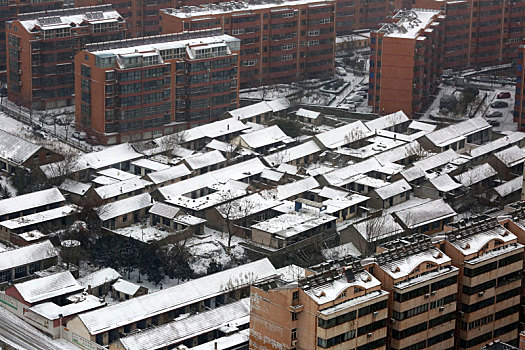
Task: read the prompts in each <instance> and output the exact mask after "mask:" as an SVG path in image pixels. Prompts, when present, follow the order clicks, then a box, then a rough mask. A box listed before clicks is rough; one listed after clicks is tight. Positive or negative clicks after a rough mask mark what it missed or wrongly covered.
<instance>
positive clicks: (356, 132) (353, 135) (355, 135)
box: [344, 127, 366, 145]
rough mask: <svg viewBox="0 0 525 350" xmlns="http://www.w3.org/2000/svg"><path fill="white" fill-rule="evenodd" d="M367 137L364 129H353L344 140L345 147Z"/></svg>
mask: <svg viewBox="0 0 525 350" xmlns="http://www.w3.org/2000/svg"><path fill="white" fill-rule="evenodd" d="M365 136H366V134H365V132H364V131H363V130H362V129H359V128H358V127H355V128H352V130H350V131H349V132H348V134H346V135H345V138H344V141H345V145H348V144H350V143H353V142H355V141H359V140H361V139H363V138H365Z"/></svg>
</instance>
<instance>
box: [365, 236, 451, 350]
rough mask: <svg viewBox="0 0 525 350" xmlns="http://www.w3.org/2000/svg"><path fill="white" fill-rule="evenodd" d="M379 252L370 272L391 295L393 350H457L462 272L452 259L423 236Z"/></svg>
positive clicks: (398, 243)
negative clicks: (458, 298) (455, 339)
mask: <svg viewBox="0 0 525 350" xmlns="http://www.w3.org/2000/svg"><path fill="white" fill-rule="evenodd" d="M379 249H380V250H382V252H381V253H379V254H377V255H376V257H375V261H373V262H371V263H367V264H366V266H365V269H368V271H371V272H372V273H373V275H374V276H375V277H376V278H377V279H378V280H379V281H380V282H381V286H382V288H383V289H384V290H385V291H387V292H389V299H388V303H389V318H390V326H389V337H388V340H389V344H388V346H389V348H390V349H454V331H455V328H456V295H457V289H458V285H457V277H458V268H456V267H454V266H452V261H451V258H449V257H448V256H446V255H445V254H444V253H443V252H442V251H440V250H439V249H437V248H436V247H434V245H433V244H432V242H431V241H430V238H429V237H428V236H425V235H422V234H417V235H413V236H408V237H404V238H403V239H401V240H396V241H392V242H389V243H386V244H385V245H384V246H382V247H381V248H379ZM364 265H365V264H364Z"/></svg>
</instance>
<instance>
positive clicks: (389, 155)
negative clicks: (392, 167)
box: [375, 141, 423, 163]
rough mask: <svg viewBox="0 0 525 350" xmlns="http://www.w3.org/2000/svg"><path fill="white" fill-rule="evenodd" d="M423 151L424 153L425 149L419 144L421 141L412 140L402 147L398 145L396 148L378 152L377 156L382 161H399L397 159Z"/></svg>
mask: <svg viewBox="0 0 525 350" xmlns="http://www.w3.org/2000/svg"><path fill="white" fill-rule="evenodd" d="M422 153H423V151H422V148H421V146H420V145H419V143H418V142H417V141H412V142H410V143H407V144H404V145H402V146H400V147H396V148H393V149H390V150H388V151H385V152H381V153H379V154H377V155H376V156H375V157H376V158H377V160H378V161H379V162H381V163H385V162H397V161H400V160H402V159H405V158H408V157H410V156H411V155H414V156H416V155H418V154H422Z"/></svg>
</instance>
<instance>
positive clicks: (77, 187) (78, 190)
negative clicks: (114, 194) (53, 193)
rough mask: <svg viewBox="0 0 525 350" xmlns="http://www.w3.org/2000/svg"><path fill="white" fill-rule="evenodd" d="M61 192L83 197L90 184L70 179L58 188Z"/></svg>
mask: <svg viewBox="0 0 525 350" xmlns="http://www.w3.org/2000/svg"><path fill="white" fill-rule="evenodd" d="M58 188H60V189H61V190H63V191H66V192H69V193H74V194H78V195H79V196H83V195H84V194H86V192H87V191H88V190H89V189H90V188H91V184H85V183H82V182H78V181H75V180H71V179H65V180H64V182H62V184H61V185H60V186H59V187H58Z"/></svg>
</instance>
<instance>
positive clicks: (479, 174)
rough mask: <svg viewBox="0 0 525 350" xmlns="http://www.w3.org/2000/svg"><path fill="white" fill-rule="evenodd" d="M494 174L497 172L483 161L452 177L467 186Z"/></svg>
mask: <svg viewBox="0 0 525 350" xmlns="http://www.w3.org/2000/svg"><path fill="white" fill-rule="evenodd" d="M496 175H498V172H497V171H496V170H494V168H492V167H491V166H490V164H488V163H484V164H481V165H479V166H477V167H475V168H472V169H470V170H467V171H465V172H463V173H461V174H459V175H457V176H454V178H455V179H456V180H457V181H459V182H460V183H461V184H462V185H463V186H465V187H469V186H472V185H474V184H477V183H479V182H481V181H483V180H486V179H488V178H491V177H493V176H496Z"/></svg>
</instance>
